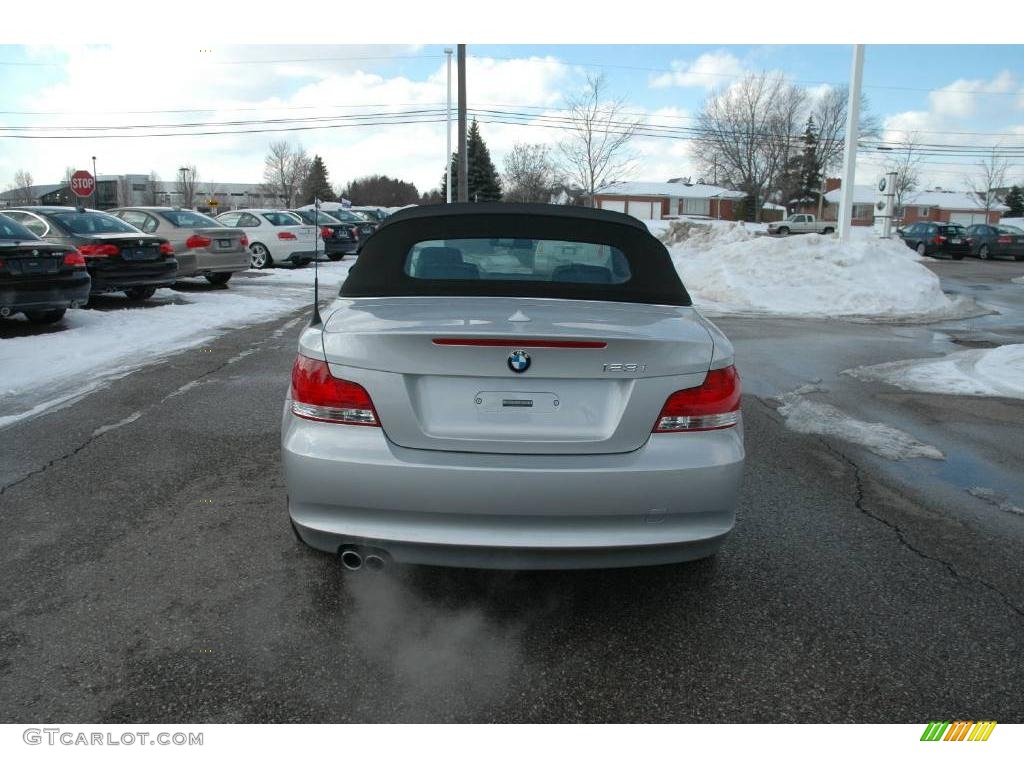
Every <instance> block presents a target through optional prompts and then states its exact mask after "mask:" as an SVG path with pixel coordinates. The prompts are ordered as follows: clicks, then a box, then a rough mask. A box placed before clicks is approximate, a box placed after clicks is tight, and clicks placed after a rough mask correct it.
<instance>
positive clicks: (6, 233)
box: [0, 213, 39, 240]
mask: <svg viewBox="0 0 1024 768" xmlns="http://www.w3.org/2000/svg"><path fill="white" fill-rule="evenodd" d="M38 239H39V238H38V237H36V236H35V235H33V234H32V232H31V231H29V230H28V229H27V228H26V227H24V226H22V225H21V224H19V223H18V222H16V221H15V220H14V219H10V218H8V217H7V216H4V215H3V214H2V213H0V240H38Z"/></svg>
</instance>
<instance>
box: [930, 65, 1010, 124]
mask: <svg viewBox="0 0 1024 768" xmlns="http://www.w3.org/2000/svg"><path fill="white" fill-rule="evenodd" d="M1016 89H1017V81H1016V78H1014V76H1013V73H1011V72H1010V71H1009V70H1006V69H1004V70H1003V71H1002V72H1000V73H999V74H997V75H996V76H995V77H994V78H992V79H991V80H988V81H986V80H965V79H960V80H954V81H953V82H952V83H950V84H949V85H946V86H943V87H942V88H939V89H937V90H934V91H932V92H931V93H929V94H928V101H929V103H930V104H931V111H932V112H934V113H935V114H936V115H949V116H951V117H971V116H973V115H974V114H976V112H977V110H978V108H979V101H980V99H979V97H980V96H983V95H984V94H1004V93H1009V92H1010V91H1014V90H1016ZM1004 103H1005V101H1004Z"/></svg>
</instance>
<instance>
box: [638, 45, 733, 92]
mask: <svg viewBox="0 0 1024 768" xmlns="http://www.w3.org/2000/svg"><path fill="white" fill-rule="evenodd" d="M742 73H743V67H742V65H741V64H740V60H739V59H737V58H736V57H735V56H733V55H732V54H731V53H729V52H728V51H714V52H711V53H702V54H701V55H700V56H698V57H697V58H696V60H695V61H693V62H689V63H688V62H685V61H673V62H672V64H671V71H669V72H664V73H662V74H660V75H655V76H654V77H652V78H651V79H650V83H649V84H650V86H651V87H652V88H668V87H671V86H677V87H679V88H704V89H706V90H709V91H710V90H714V89H715V88H717V87H719V86H720V85H722V84H724V83H727V82H729V81H730V80H734V79H735V78H737V77H739V76H740V75H741V74H742Z"/></svg>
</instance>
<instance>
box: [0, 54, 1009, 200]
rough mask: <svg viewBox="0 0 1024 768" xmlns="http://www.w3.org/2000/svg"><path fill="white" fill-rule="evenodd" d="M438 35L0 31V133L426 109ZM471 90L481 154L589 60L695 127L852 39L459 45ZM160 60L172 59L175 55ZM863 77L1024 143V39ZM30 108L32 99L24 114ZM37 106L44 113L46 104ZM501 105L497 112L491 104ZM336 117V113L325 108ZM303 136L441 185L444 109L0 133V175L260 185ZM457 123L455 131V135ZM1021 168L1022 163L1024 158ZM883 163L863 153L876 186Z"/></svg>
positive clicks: (821, 68)
mask: <svg viewBox="0 0 1024 768" xmlns="http://www.w3.org/2000/svg"><path fill="white" fill-rule="evenodd" d="M443 47H444V46H384V45H372V46H324V45H316V46H298V45H288V46H269V45H253V46H229V47H226V48H224V49H219V50H214V51H213V52H210V53H205V52H200V51H199V50H197V49H195V48H189V49H187V50H178V51H176V50H174V49H168V48H161V50H160V53H159V55H158V56H157V55H156V54H154V52H153V50H152V49H151V48H150V47H130V46H123V45H115V46H88V47H86V46H82V47H74V46H27V47H26V46H14V45H5V46H0V75H2V77H3V82H4V88H3V91H4V99H3V111H4V114H2V115H0V125H2V126H4V127H5V128H7V129H14V130H6V131H4V132H3V133H5V134H11V133H21V134H31V133H33V132H34V131H37V129H38V128H40V127H49V128H50V132H51V133H55V134H61V133H62V132H64V133H67V131H68V128H71V127H74V128H81V127H83V126H95V127H103V129H104V131H101V132H106V133H125V132H126V129H122V128H119V127H120V126H138V125H146V126H157V127H152V128H147V129H145V132H149V133H159V132H173V131H174V130H175V129H174V128H167V127H163V126H169V125H173V124H178V123H209V122H214V123H225V122H236V123H239V124H236V125H233V126H218V127H208V128H195V129H194V130H209V131H223V130H243V129H244V130H254V129H260V130H263V129H266V128H268V127H273V126H272V125H267V124H265V123H264V124H255V123H253V122H251V121H265V120H268V119H271V120H273V119H284V118H287V119H294V118H297V117H303V118H311V117H328V116H341V115H351V114H353V113H379V112H382V111H397V110H409V111H412V112H414V113H415V115H416V116H415V117H410V118H408V119H410V120H411V119H417V120H419V119H424V116H425V115H426V113H424V112H422V110H430V109H433V108H437V107H440V106H441V105H443V103H444V100H445V64H444V61H445V59H444V53H443ZM469 54H470V58H469V64H468V77H467V83H468V89H467V90H468V103H469V109H470V114H471V116H472V115H476V116H477V117H479V119H480V120H481V122H482V123H483V125H482V133H483V136H484V138H485V140H486V141H487V143H488V146H489V147H490V149H491V154H492V157H493V159H494V161H495V163H496V165H497V166H498V167H499V169H500V168H501V167H502V163H503V157H504V154H505V152H507V151H508V150H509V149H510V148H511V146H512V145H513V144H514V143H515V142H517V141H529V142H549V143H554V142H556V141H557V140H558V139H559V138H560V137H561V136H562V135H563V134H562V133H561V132H560V131H557V130H555V129H552V128H548V127H539V126H533V125H506V124H500V123H497V122H494V120H495V118H496V115H495V111H503V110H515V111H519V112H524V111H525V112H536V113H538V114H543V113H544V111H545V110H548V113H549V114H557V111H556V110H557V109H558V108H560V107H563V106H564V104H565V98H566V96H567V95H569V94H572V93H574V92H576V91H578V89H579V88H580V86H581V84H582V83H583V81H584V78H585V76H586V73H587V72H603V73H604V74H605V75H606V76H607V78H608V83H609V86H610V92H611V93H612V94H614V95H619V96H622V97H625V98H626V99H627V100H628V104H629V109H630V110H631V111H635V112H637V113H644V114H646V115H648V116H649V117H648V119H649V121H650V122H657V123H658V124H663V125H679V126H682V127H689V126H692V125H693V121H692V119H693V116H694V115H695V114H696V113H697V112H699V110H700V107H701V104H702V102H703V101H704V99H705V98H706V97H707V95H708V94H709V93H710V92H712V91H713V90H714V89H716V88H721V87H725V86H728V84H729V83H730V82H732V81H734V80H735V79H736V78H738V77H740V76H742V74H743V73H745V72H749V71H761V70H779V71H782V72H784V73H786V74H787V75H788V76H790V77H791V78H792V79H794V80H796V81H798V82H799V83H800V84H801V85H804V86H806V87H807V88H809V89H812V90H814V89H820V88H822V87H823V86H825V85H827V84H841V83H845V82H846V81H847V79H848V77H849V70H850V57H851V48H850V47H849V46H810V45H789V46H695V45H685V46H667V45H629V46H614V45H611V46H610V45H600V46H597V45H568V46H533V45H525V46H514V45H500V46H499V45H479V46H477V45H470V46H469ZM169 63H171V64H172V66H170V65H168V64H169ZM864 83H865V87H864V91H865V93H866V94H867V96H868V98H869V101H870V107H871V111H872V112H873V113H874V114H875V115H877V116H878V117H879V118H880V120H881V122H882V124H883V126H884V127H885V128H886V129H887V131H888V134H887V135H886V136H885V137H883V138H890V139H893V138H897V137H898V136H899V135H901V132H903V131H908V130H910V131H916V132H919V133H920V134H921V135H922V137H924V138H925V140H927V141H930V142H933V143H944V144H956V145H961V144H982V145H989V144H994V143H1000V144H1002V145H1004V146H1014V145H1017V146H1019V145H1024V48H1022V47H1020V46H893V45H889V46H882V45H878V46H868V47H867V51H866V57H865V66H864ZM19 113H37V114H19ZM42 113H46V114H42ZM498 119H501V118H498ZM335 122H337V121H335ZM281 138H287V139H288V140H289V141H292V142H301V143H302V145H303V146H304V147H305V148H306V149H307V150H308V151H309V152H310V154H313V153H316V154H319V155H321V156H322V157H323V158H324V160H325V162H326V163H327V168H328V171H329V172H330V176H331V180H332V182H333V183H334V184H335V185H339V184H341V183H343V182H345V181H347V180H350V179H352V178H355V177H358V176H363V175H367V174H371V173H386V174H388V175H391V176H397V177H399V178H402V179H405V180H407V181H412V182H414V183H415V184H416V185H417V187H418V188H419V189H420V190H421V191H426V190H427V189H430V188H432V187H435V186H437V184H438V182H439V179H440V176H441V174H442V172H443V167H444V133H443V123H419V124H405V125H391V126H386V127H385V126H365V125H360V126H358V127H351V126H350V127H333V128H318V129H316V130H306V131H290V132H283V133H248V134H230V135H221V136H211V135H206V136H188V137H180V136H179V137H153V138H136V137H133V138H75V139H57V138H51V139H16V138H0V186H2V187H3V188H6V186H7V184H8V183H10V182H11V181H12V180H13V177H14V174H15V172H16V171H17V170H19V169H25V170H28V171H30V172H31V173H32V175H33V177H34V179H35V180H36V183H55V182H57V181H59V180H60V179H61V177H62V175H63V171H64V168H65V167H67V166H76V167H79V168H89V167H90V166H91V162H92V161H91V159H90V158H91V156H92V155H96V156H97V169H98V171H99V173H100V174H113V173H117V174H123V173H141V174H146V173H149V172H150V171H151V170H153V171H156V172H157V173H158V174H159V175H160V176H161V177H162V178H163V179H165V180H170V179H173V178H174V176H175V174H176V169H177V168H178V167H180V166H181V165H183V164H193V163H194V164H195V165H196V166H197V167H198V170H199V175H200V178H201V179H203V180H206V181H222V182H246V183H247V182H252V183H258V182H259V181H260V180H261V177H262V169H263V157H264V155H265V153H266V148H267V145H268V143H269V142H271V141H274V140H278V139H281ZM454 141H455V138H454V131H453V142H454ZM634 149H635V150H636V151H637V153H638V154H639V155H640V158H641V162H640V165H639V168H638V170H637V172H636V174H635V179H637V180H652V181H664V180H666V179H668V178H669V177H672V176H683V175H690V174H692V173H694V171H695V165H694V162H693V159H692V156H691V147H690V146H689V143H688V142H687V141H685V140H679V139H668V138H646V139H637V140H635V146H634ZM972 162H973V161H967V162H966V165H965V164H963V163H962V162H961V163H959V164H958V163H957V158H950V157H932V158H928V160H927V162H926V164H925V165H924V166H923V171H924V173H923V178H924V181H925V183H926V185H928V186H933V185H941V186H944V187H946V188H963V187H964V186H965V183H964V180H963V177H964V174H965V172H969V171H970V169H971V164H972ZM1018 162H1019V163H1020V164H1019V165H1018V166H1017V168H1016V172H1015V173H1014V179H1015V180H1017V179H1020V178H1021V177H1024V162H1021V161H1018ZM875 172H876V168H875V167H872V166H871V164H870V163H869V162H868V161H866V160H865V161H863V162H861V164H860V166H859V168H858V175H859V177H860V178H859V179H858V181H860V182H862V183H871V182H872V181H873V176H874V174H875Z"/></svg>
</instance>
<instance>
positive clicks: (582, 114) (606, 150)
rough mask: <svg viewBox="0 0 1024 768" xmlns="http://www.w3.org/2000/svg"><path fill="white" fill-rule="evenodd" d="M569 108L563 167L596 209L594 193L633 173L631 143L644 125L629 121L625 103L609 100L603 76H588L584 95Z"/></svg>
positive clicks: (561, 151) (562, 143)
mask: <svg viewBox="0 0 1024 768" xmlns="http://www.w3.org/2000/svg"><path fill="white" fill-rule="evenodd" d="M567 106H568V110H569V115H568V118H567V119H568V122H569V125H568V134H569V137H568V138H567V139H565V140H563V141H560V142H559V143H558V153H559V159H560V165H561V168H562V171H563V173H564V174H565V176H566V177H567V179H568V180H569V181H570V182H571V183H572V184H573V185H575V186H577V187H579V188H580V189H582V190H583V191H584V192H586V194H587V195H588V196H589V198H590V204H591V205H593V197H594V191H595V190H597V189H598V188H599V187H601V186H602V185H604V184H606V183H608V182H609V181H613V180H616V179H617V178H620V177H622V176H626V175H628V174H629V173H631V172H632V169H633V167H634V165H635V162H636V161H635V158H634V157H633V156H632V155H631V154H630V152H629V142H630V141H631V140H632V138H633V136H634V135H635V134H636V132H637V131H638V130H639V129H640V128H642V127H643V121H642V120H631V119H629V116H628V115H627V114H626V109H625V107H626V102H625V99H623V98H621V97H620V98H609V97H608V95H607V82H606V80H605V76H604V75H603V74H601V75H593V74H588V75H587V85H586V87H585V88H584V89H583V92H582V93H581V94H578V95H577V96H574V97H572V98H570V99H568V100H567Z"/></svg>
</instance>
